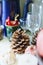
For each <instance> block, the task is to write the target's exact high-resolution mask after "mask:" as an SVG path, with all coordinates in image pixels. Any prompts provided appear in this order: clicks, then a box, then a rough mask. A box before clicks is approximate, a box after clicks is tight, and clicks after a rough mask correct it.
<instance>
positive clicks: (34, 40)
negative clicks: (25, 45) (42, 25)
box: [31, 31, 39, 45]
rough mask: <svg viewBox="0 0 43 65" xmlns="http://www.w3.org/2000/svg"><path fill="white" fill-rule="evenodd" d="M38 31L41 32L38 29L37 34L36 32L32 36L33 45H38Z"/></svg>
mask: <svg viewBox="0 0 43 65" xmlns="http://www.w3.org/2000/svg"><path fill="white" fill-rule="evenodd" d="M38 32H39V31H36V32H35V34H34V35H33V37H32V42H31V44H33V45H36V41H37V40H36V38H37V35H38Z"/></svg>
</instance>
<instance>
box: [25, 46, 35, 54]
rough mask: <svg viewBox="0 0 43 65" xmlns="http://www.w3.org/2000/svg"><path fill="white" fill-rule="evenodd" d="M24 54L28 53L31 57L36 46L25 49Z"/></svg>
mask: <svg viewBox="0 0 43 65" xmlns="http://www.w3.org/2000/svg"><path fill="white" fill-rule="evenodd" d="M25 53H30V54H32V55H36V46H34V45H30V46H28V47H27V49H26V50H25Z"/></svg>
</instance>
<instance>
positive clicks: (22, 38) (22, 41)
mask: <svg viewBox="0 0 43 65" xmlns="http://www.w3.org/2000/svg"><path fill="white" fill-rule="evenodd" d="M29 41H30V39H29V36H27V34H26V33H25V31H23V30H21V29H18V30H16V31H15V32H14V33H13V35H12V39H11V47H12V49H13V50H14V52H15V53H18V54H22V53H24V52H25V49H26V48H27V47H28V46H29Z"/></svg>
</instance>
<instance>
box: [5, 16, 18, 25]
mask: <svg viewBox="0 0 43 65" xmlns="http://www.w3.org/2000/svg"><path fill="white" fill-rule="evenodd" d="M18 24H19V22H18V20H15V21H10V17H8V18H7V20H6V25H9V26H16V25H18Z"/></svg>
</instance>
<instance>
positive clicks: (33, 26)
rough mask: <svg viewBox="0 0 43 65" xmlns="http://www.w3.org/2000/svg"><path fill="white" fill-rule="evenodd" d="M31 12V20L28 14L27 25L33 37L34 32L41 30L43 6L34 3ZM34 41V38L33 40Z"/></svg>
mask: <svg viewBox="0 0 43 65" xmlns="http://www.w3.org/2000/svg"><path fill="white" fill-rule="evenodd" d="M31 10H32V11H31V14H30V20H28V15H27V21H26V25H27V28H28V29H29V30H30V31H31V37H32V36H33V34H34V33H35V32H36V31H38V30H39V28H40V25H41V13H42V12H41V6H38V5H36V4H32V9H31ZM31 41H32V40H31Z"/></svg>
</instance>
